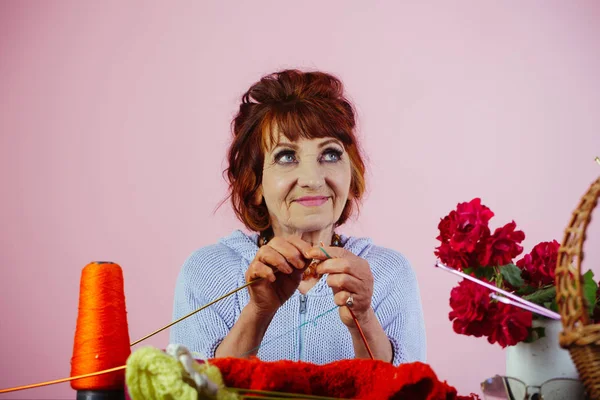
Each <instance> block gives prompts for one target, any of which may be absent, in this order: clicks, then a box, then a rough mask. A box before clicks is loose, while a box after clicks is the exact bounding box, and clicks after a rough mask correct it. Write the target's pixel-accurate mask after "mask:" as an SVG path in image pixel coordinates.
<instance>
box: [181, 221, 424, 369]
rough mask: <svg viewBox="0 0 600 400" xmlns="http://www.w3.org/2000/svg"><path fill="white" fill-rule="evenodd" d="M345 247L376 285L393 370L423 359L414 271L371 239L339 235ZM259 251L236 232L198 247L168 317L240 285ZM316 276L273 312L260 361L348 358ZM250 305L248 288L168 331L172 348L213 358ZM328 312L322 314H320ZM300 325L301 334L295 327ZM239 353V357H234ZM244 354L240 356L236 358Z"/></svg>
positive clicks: (328, 293) (346, 341) (343, 331)
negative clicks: (367, 266) (305, 289)
mask: <svg viewBox="0 0 600 400" xmlns="http://www.w3.org/2000/svg"><path fill="white" fill-rule="evenodd" d="M342 243H343V244H344V248H345V249H347V250H349V251H351V252H352V253H354V254H356V255H357V256H360V257H363V258H364V259H366V260H367V261H368V262H369V264H370V266H371V271H372V273H373V277H374V280H375V283H374V288H373V300H372V307H373V309H374V310H375V315H377V318H378V319H379V322H380V323H381V325H382V327H383V329H384V330H385V332H386V333H387V335H388V337H389V339H390V342H391V343H392V346H393V350H394V360H393V363H394V365H398V364H400V363H404V362H412V361H423V362H425V357H426V340H425V326H424V321H423V312H422V308H421V299H420V294H419V288H418V284H417V280H416V276H415V274H414V271H413V270H412V268H411V266H410V264H409V262H408V261H407V260H406V258H404V256H402V255H401V254H400V253H398V252H396V251H393V250H390V249H386V248H383V247H378V246H375V245H374V244H373V243H372V241H371V239H368V238H355V237H344V236H342ZM257 250H258V246H257V235H256V234H254V235H250V236H248V235H246V234H245V233H243V232H241V231H235V232H233V233H232V234H231V235H230V236H228V237H225V238H223V239H221V240H220V241H219V242H218V243H217V244H214V245H211V246H207V247H203V248H201V249H199V250H197V251H195V252H194V253H193V254H191V255H190V257H189V258H188V259H187V260H186V261H185V263H184V264H183V267H182V269H181V272H180V273H179V277H178V279H177V284H176V288H175V301H174V306H173V319H174V320H175V319H177V318H180V317H182V316H184V315H186V314H188V313H190V312H192V311H194V310H196V309H197V308H199V307H200V306H202V305H204V304H206V303H208V302H210V301H212V300H214V299H216V298H217V297H219V296H221V295H223V294H225V293H227V292H229V291H231V290H233V289H235V288H237V287H239V286H241V285H243V284H244V283H245V280H244V273H245V272H246V269H247V268H248V265H249V264H250V262H251V261H252V259H253V258H254V256H255V255H256V252H257ZM326 279H327V276H324V277H322V278H321V279H320V280H319V281H318V282H317V284H316V285H315V286H314V287H313V288H312V289H311V290H310V291H309V292H308V293H307V294H306V295H302V294H301V293H300V292H299V291H296V293H294V294H293V295H292V297H290V299H289V300H288V301H287V302H286V303H285V304H284V305H283V306H282V307H281V308H280V309H279V310H278V311H277V313H276V314H275V317H274V318H273V320H272V322H271V324H270V325H269V328H268V329H267V332H266V334H265V336H264V338H263V341H262V344H261V347H260V349H259V350H258V357H259V358H260V359H261V360H264V361H274V360H281V359H287V360H301V361H307V362H312V363H315V364H325V363H329V362H332V361H336V360H341V359H348V358H354V348H353V346H352V339H351V336H350V333H349V332H348V329H347V328H346V326H345V325H344V324H342V322H341V320H340V317H339V313H338V309H337V308H335V309H333V310H332V311H330V312H327V311H329V310H331V309H332V308H334V307H335V304H334V302H333V292H332V290H331V288H330V287H329V286H327V283H326ZM248 301H249V294H248V291H247V290H246V289H244V290H241V291H239V292H237V293H236V294H235V295H232V296H230V297H228V298H226V299H224V300H222V301H220V302H218V303H216V304H214V305H213V306H211V307H209V308H207V309H205V310H202V311H200V312H199V313H196V314H194V315H193V316H191V317H189V318H187V319H185V320H183V321H181V322H179V323H178V324H176V325H174V326H173V327H171V331H170V342H171V343H177V344H182V345H185V346H186V347H187V348H188V349H190V350H191V351H194V352H197V353H199V355H200V356H201V357H206V358H212V357H214V355H215V351H216V349H217V347H218V346H219V344H220V343H221V341H222V340H223V338H224V337H225V336H226V335H227V333H228V332H229V330H230V329H231V328H232V327H233V325H234V323H235V322H236V321H237V318H238V317H239V315H240V312H241V310H242V308H244V306H245V305H246V304H248ZM324 313H326V314H325V315H323V314H324ZM300 325H303V326H302V328H300V329H297V328H298V327H299V326H300ZM240 353H241V352H240ZM240 356H242V354H240Z"/></svg>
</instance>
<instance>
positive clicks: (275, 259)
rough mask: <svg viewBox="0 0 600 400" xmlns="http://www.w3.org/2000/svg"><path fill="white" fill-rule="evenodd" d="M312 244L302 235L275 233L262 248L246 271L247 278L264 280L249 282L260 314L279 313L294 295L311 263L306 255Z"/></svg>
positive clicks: (254, 306)
mask: <svg viewBox="0 0 600 400" xmlns="http://www.w3.org/2000/svg"><path fill="white" fill-rule="evenodd" d="M310 248H311V245H310V244H309V243H307V242H305V241H303V240H302V239H300V238H295V237H294V238H287V239H283V238H280V237H274V238H273V239H271V240H270V241H269V243H267V244H266V245H264V246H262V247H261V248H259V249H258V252H257V253H256V257H254V260H252V262H251V263H250V266H249V267H248V270H247V271H246V282H250V281H252V280H255V279H257V278H264V279H263V280H262V281H260V282H257V283H255V284H253V285H250V286H248V291H249V292H250V303H249V306H251V307H252V308H253V309H254V311H255V312H257V313H259V314H265V315H270V314H275V312H276V311H277V310H278V309H279V307H281V306H282V305H283V303H285V302H286V301H287V299H289V298H290V296H291V295H292V294H293V293H294V291H295V290H296V289H297V288H298V285H299V284H300V281H301V280H302V273H303V271H304V269H305V268H306V266H307V265H308V264H307V263H308V260H307V259H306V258H305V257H304V255H303V254H305V253H306V252H307V251H308V250H310Z"/></svg>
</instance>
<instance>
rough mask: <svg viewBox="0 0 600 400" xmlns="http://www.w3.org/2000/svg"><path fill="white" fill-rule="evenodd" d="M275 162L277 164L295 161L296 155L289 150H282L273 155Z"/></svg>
mask: <svg viewBox="0 0 600 400" xmlns="http://www.w3.org/2000/svg"><path fill="white" fill-rule="evenodd" d="M275 162H276V163H278V164H291V163H294V162H296V155H295V154H294V152H293V151H291V150H282V151H280V152H279V153H277V154H276V155H275Z"/></svg>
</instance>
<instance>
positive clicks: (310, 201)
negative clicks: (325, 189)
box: [295, 196, 329, 207]
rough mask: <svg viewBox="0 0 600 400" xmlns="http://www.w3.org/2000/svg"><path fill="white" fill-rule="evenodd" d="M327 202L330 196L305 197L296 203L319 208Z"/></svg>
mask: <svg viewBox="0 0 600 400" xmlns="http://www.w3.org/2000/svg"><path fill="white" fill-rule="evenodd" d="M327 200H329V197H328V196H305V197H300V198H298V199H296V200H295V202H296V203H298V204H301V205H303V206H305V207H318V206H320V205H323V204H325V203H326V202H327Z"/></svg>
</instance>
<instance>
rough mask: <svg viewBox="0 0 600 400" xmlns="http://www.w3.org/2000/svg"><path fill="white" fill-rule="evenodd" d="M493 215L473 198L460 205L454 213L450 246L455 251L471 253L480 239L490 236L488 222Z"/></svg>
mask: <svg viewBox="0 0 600 400" xmlns="http://www.w3.org/2000/svg"><path fill="white" fill-rule="evenodd" d="M493 216H494V213H493V212H492V211H491V210H490V209H489V208H487V207H486V206H484V205H482V204H481V199H479V198H475V199H473V200H471V201H470V202H468V203H460V204H459V205H458V206H457V207H456V212H455V213H454V221H452V222H454V224H455V226H454V228H455V230H454V235H452V237H451V238H450V246H452V249H453V250H456V251H467V252H472V251H474V250H475V246H476V245H477V242H478V241H479V239H481V238H482V237H485V236H487V235H489V234H490V229H489V228H488V222H489V220H490V218H492V217H493Z"/></svg>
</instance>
